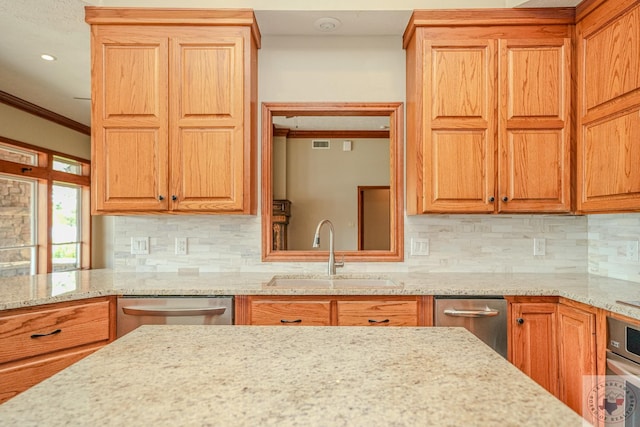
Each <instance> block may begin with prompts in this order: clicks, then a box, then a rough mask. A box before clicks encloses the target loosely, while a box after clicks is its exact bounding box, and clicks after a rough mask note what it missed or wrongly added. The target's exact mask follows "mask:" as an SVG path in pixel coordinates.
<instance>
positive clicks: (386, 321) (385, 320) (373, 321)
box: [369, 319, 390, 323]
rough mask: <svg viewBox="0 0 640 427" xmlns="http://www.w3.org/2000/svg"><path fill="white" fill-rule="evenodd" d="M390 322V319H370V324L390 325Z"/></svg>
mask: <svg viewBox="0 0 640 427" xmlns="http://www.w3.org/2000/svg"><path fill="white" fill-rule="evenodd" d="M389 322H390V320H389V319H384V320H375V319H369V323H389Z"/></svg>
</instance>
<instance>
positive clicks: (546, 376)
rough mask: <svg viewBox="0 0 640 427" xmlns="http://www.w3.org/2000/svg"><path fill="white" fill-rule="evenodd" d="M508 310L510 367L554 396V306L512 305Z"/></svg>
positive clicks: (556, 377)
mask: <svg viewBox="0 0 640 427" xmlns="http://www.w3.org/2000/svg"><path fill="white" fill-rule="evenodd" d="M510 308H511V316H510V326H511V333H510V338H511V345H510V346H509V347H510V352H509V354H510V356H509V359H510V360H511V363H513V364H514V365H515V366H516V367H518V369H520V370H521V371H522V372H524V373H525V374H527V375H528V376H530V377H531V378H532V379H533V380H535V381H536V382H537V383H538V384H540V385H541V386H542V387H544V388H545V389H547V390H548V391H549V392H550V393H552V394H553V395H555V396H557V395H558V345H557V332H556V317H557V314H556V312H557V304H556V303H555V302H524V303H521V302H515V303H512V304H511V307H510Z"/></svg>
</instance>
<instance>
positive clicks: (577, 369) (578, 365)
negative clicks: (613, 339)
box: [558, 304, 596, 415]
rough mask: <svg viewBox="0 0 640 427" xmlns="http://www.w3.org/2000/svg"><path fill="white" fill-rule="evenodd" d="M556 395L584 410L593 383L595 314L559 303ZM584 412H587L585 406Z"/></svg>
mask: <svg viewBox="0 0 640 427" xmlns="http://www.w3.org/2000/svg"><path fill="white" fill-rule="evenodd" d="M558 347H559V357H558V369H559V378H560V387H559V398H560V400H562V401H563V402H564V403H565V404H566V405H567V406H569V407H570V408H571V409H573V410H574V411H576V412H577V413H579V414H581V415H584V414H583V408H584V405H585V403H586V402H585V399H584V396H585V395H586V394H585V392H584V391H585V390H586V391H587V392H588V391H589V390H593V388H594V387H595V386H596V382H595V375H596V335H595V315H594V314H592V313H588V312H585V311H583V310H580V309H577V308H574V307H569V306H566V305H563V304H560V305H559V306H558ZM586 414H590V411H589V410H587V413H586Z"/></svg>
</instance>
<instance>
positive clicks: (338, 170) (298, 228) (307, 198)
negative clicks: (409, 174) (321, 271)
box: [287, 138, 390, 251]
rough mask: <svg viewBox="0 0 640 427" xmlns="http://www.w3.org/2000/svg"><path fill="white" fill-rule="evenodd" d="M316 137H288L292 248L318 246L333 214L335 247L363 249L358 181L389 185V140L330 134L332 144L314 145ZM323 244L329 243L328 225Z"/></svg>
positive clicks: (288, 182) (338, 248) (326, 245)
mask: <svg viewBox="0 0 640 427" xmlns="http://www.w3.org/2000/svg"><path fill="white" fill-rule="evenodd" d="M311 141H312V140H311V139H304V138H293V139H288V140H287V198H288V200H290V201H291V217H290V218H289V249H291V250H310V249H312V243H313V236H314V233H315V230H316V227H317V225H318V223H319V222H320V221H321V220H323V219H328V220H330V221H331V223H332V224H333V227H334V229H335V238H334V243H335V249H336V250H349V251H354V250H357V249H358V186H363V185H389V181H390V171H389V161H390V160H389V140H388V139H353V140H352V141H353V142H352V150H351V151H343V150H342V141H343V140H342V139H329V149H313V148H312V146H311ZM321 236H322V238H321V239H320V249H322V250H327V249H328V248H329V238H328V232H327V231H326V230H323V232H322V234H321Z"/></svg>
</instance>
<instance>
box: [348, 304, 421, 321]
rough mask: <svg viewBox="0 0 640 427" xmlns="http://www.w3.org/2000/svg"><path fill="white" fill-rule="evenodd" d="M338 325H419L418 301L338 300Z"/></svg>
mask: <svg viewBox="0 0 640 427" xmlns="http://www.w3.org/2000/svg"><path fill="white" fill-rule="evenodd" d="M337 305H338V306H337V310H338V326H418V303H417V301H392V300H389V301H338V303H337Z"/></svg>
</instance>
